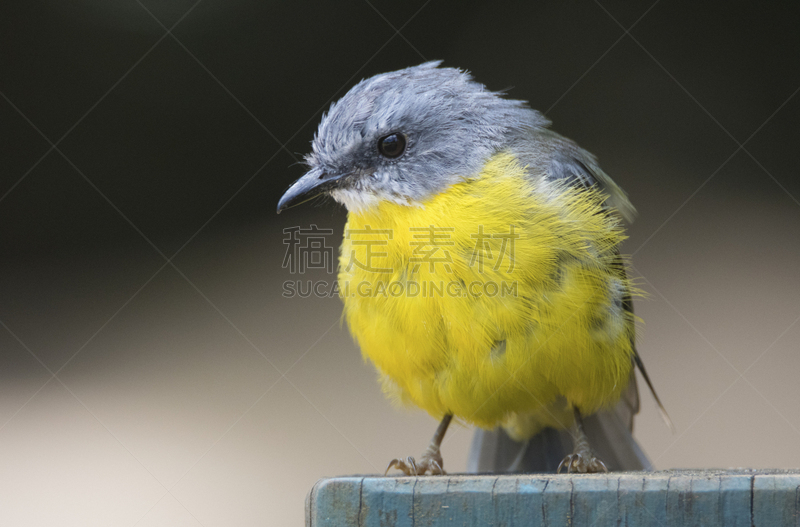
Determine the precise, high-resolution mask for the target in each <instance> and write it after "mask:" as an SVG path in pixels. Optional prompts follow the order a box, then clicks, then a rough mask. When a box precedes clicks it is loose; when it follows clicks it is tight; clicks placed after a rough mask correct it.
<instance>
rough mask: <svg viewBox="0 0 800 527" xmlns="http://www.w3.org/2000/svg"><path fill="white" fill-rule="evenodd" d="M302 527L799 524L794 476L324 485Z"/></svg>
mask: <svg viewBox="0 0 800 527" xmlns="http://www.w3.org/2000/svg"><path fill="white" fill-rule="evenodd" d="M306 525H307V526H309V527H323V526H324V527H327V526H338V525H354V526H363V527H372V526H376V527H377V526H381V527H389V526H397V527H401V526H402V527H406V526H408V527H410V526H415V527H422V526H439V525H481V526H496V527H501V526H508V527H511V526H522V525H530V526H554V527H555V526H558V527H563V526H567V525H569V526H575V527H578V526H584V525H587V526H588V525H592V526H595V527H603V526H610V525H613V526H648V525H653V526H656V525H657V526H665V527H666V526H692V525H696V526H703V527H716V526H725V527H738V526H747V527H778V526H784V525H785V526H790V525H791V526H800V470H796V471H780V470H746V469H738V470H698V471H695V470H691V471H690V470H671V471H663V472H617V473H611V474H602V475H601V474H593V475H552V474H527V475H509V476H493V475H486V476H472V475H450V476H432V477H431V476H429V477H420V478H413V477H398V478H395V477H376V476H365V477H362V476H352V477H340V478H331V479H322V480H320V481H318V482H317V484H316V485H314V488H313V489H312V490H311V492H310V493H309V495H308V498H307V500H306Z"/></svg>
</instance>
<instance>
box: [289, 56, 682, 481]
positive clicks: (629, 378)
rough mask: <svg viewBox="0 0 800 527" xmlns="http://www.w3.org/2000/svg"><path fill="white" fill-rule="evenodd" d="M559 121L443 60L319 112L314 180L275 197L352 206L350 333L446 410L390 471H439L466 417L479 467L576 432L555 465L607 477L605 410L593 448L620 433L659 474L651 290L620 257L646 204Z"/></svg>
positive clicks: (418, 400)
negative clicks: (636, 304)
mask: <svg viewBox="0 0 800 527" xmlns="http://www.w3.org/2000/svg"><path fill="white" fill-rule="evenodd" d="M549 126H550V121H549V120H548V119H547V118H546V117H545V116H544V115H543V114H542V113H540V112H538V111H536V110H534V109H532V108H530V106H529V105H528V103H527V102H525V101H521V100H515V99H511V98H509V97H508V96H507V94H506V93H505V92H496V91H491V90H489V89H488V88H487V87H486V86H485V85H483V84H481V83H479V82H478V81H476V80H475V79H474V78H473V76H472V75H471V74H470V73H469V72H467V71H464V70H461V69H458V68H452V67H444V66H442V61H431V62H426V63H423V64H420V65H416V66H412V67H408V68H405V69H400V70H397V71H392V72H388V73H382V74H378V75H375V76H373V77H370V78H367V79H365V80H362V81H360V82H359V83H357V84H356V85H355V86H353V87H352V88H351V89H350V90H349V91H348V92H347V93H346V94H345V95H344V96H343V97H341V99H339V100H338V101H336V102H334V103H332V105H331V106H330V108H329V110H328V111H327V112H326V113H325V114H323V116H322V118H321V121H320V124H319V127H318V129H317V131H316V133H315V134H314V137H313V140H312V142H311V152H310V153H309V154H307V155H306V156H305V158H304V162H305V164H306V166H307V168H308V170H307V172H306V173H305V174H304V175H303V176H302V177H300V178H299V179H298V180H297V181H296V182H295V183H294V184H292V185H291V186H290V187H289V188H288V190H286V192H285V193H284V194H283V196H282V197H281V198H280V200H279V202H278V207H277V210H278V213H280V212H281V211H283V210H285V209H286V208H289V207H292V206H295V205H299V204H301V203H304V202H306V201H309V200H311V199H313V198H316V197H318V196H329V197H331V198H333V200H335V201H336V202H338V203H340V204H343V205H344V206H345V207H346V209H347V224H346V226H345V232H344V237H343V242H342V246H341V251H340V256H339V271H338V291H339V295H340V297H341V298H342V300H343V303H344V311H343V317H344V319H346V322H347V325H348V327H349V330H350V333H351V334H352V336H353V338H354V340H355V341H356V342H357V344H358V345H359V347H360V349H361V352H362V355H363V356H364V357H365V358H366V359H368V360H369V361H370V362H372V363H373V364H374V366H375V367H376V369H377V372H378V377H379V380H380V383H381V385H382V389H383V391H384V393H385V394H386V395H387V396H388V397H390V398H391V399H392V400H394V401H396V402H398V403H399V404H401V405H412V406H417V407H419V408H422V409H423V410H425V411H426V412H428V413H429V414H430V415H431V416H433V417H434V418H436V419H438V420H440V423H439V426H438V428H437V429H436V432H435V434H434V436H433V439H432V440H431V443H430V446H429V447H428V449H427V450H426V451H425V452H424V453H423V455H422V456H420V458H418V459H416V458H414V457H412V456H408V457H399V458H395V459H393V460H392V461H391V462H390V463H389V466H388V467H387V470H386V472H387V473H388V471H389V470H390V469H397V470H399V471H401V472H403V473H404V474H406V475H425V474H431V475H439V474H444V473H445V470H444V462H443V458H442V455H441V445H442V442H443V438H444V435H445V433H446V431H447V429H448V426H449V425H450V423H451V421H452V420H453V419H456V421H457V422H460V423H462V424H465V425H474V426H476V427H478V429H482V430H486V431H487V432H485V433H484V435H483V436H476V441H478V440H479V441H478V443H479V444H478V445H477V446H475V445H473V447H474V452H473V454H472V455H473V458H475V459H473V460H472V461H471V463H473V464H474V465H475V466H476V467H479V466H481V463H483V465H482V466H484V467H486V466H489V465H491V463H489V465H487V462H486V461H485V459H484V460H483V461H480V460H478V459H477V458H479V457H481V456H483V457H486V456H487V455H488V454H491V453H492V452H490V451H491V449H497V448H498V445H501V446H502V445H506V446H508V445H516V446H515V448H516V450H515V451H514V452H512V453H511V454H509V453H505V454H503V456H504V459H505V461H503V463H504V464H505V466H504V468H503V470H509V471H510V470H514V466H513V465H516V466H517V467H516V468H519V465H520V459H521V458H523V457H526V456H528V457H530V456H531V455H533V454H531V452H530V451H529V450H530V445H532V444H539V448H540V449H544V450H548V448H549V450H550V451H552V448H550V447H547V445H546V443H547V441H546V440H544V439H546V438H547V437H550V443H551V444H552V442H553V438H554V437H556V438H557V437H560V436H558V434H563V433H564V432H563V431H566V433H568V434H569V437H570V438H571V439H572V443H573V445H572V449H571V451H569V450H564V453H566V455H564V456H563V457H562V458H561V459H560V461H559V462H558V465H557V466H556V467H555V468H556V469H557V471H558V472H561V471H562V470H566V471H567V472H568V473H573V472H574V473H592V472H604V471H607V470H608V466H607V465H606V463H605V462H604V461H603V460H602V459H601V458H600V457H599V456H598V455H597V449H596V448H595V447H593V445H592V441H593V440H590V437H589V435H591V434H588V435H587V425H586V424H585V421H586V423H588V422H589V421H588V420H587V419H598V418H600V419H601V421H602V419H605V423H606V424H605V425H603V423H602V422H600V424H597V423H596V425H595V426H594V427H593V428H594V429H596V430H601V432H598V433H597V434H595V435H599V436H602V437H600V439H597V440H594V442H595V443H597V442H600V443H609V442H611V443H612V444H611V445H610V446H609V445H607V444H605V445H601V447H602V448H600V450H603V451H604V452H612V454H609V455H611V456H613V455H615V454H614V452H616V453H617V454H616V455H618V457H622V458H624V457H626V456H627V457H630V456H633V457H634V458H635V459H634V460H633V461H632V462H625V461H624V460H623V461H621V462H619V460H614V463H613V464H614V465H615V467H617V468H618V466H623V468H624V467H630V466H634V467H639V468H641V467H647V466H648V462H647V460H646V457H645V456H644V454H643V453H642V452H641V450H640V449H638V445H636V444H635V441H633V439H632V436H631V435H630V428H631V426H632V424H631V423H632V415H633V414H634V413H636V411H637V410H638V404H639V402H638V390H637V388H636V378H635V374H634V368H637V367H638V369H639V370H640V371H641V373H642V375H643V378H644V379H645V381H646V382H647V384H648V386H649V387H650V390H651V391H652V393H653V396H654V398H655V401H656V403H657V405H658V407H659V409H660V410H661V411H662V416H664V417H665V419H667V420H668V417H666V412H665V411H664V409H663V405H662V404H661V402H660V400H659V399H658V396H657V395H656V393H655V390H654V389H653V385H652V383H651V381H650V378H649V377H648V375H647V372H646V371H645V369H644V365H643V364H642V361H641V358H640V357H639V355H638V353H637V351H636V346H635V332H636V325H637V318H636V317H635V316H634V314H633V308H632V300H631V299H632V297H633V296H635V295H636V294H638V290H637V289H636V287H635V285H634V284H633V283H632V281H631V280H630V279H629V278H628V277H627V274H626V260H625V258H624V257H623V256H621V254H620V250H619V246H620V244H621V243H622V241H623V240H624V239H625V238H626V235H625V221H630V220H631V219H632V218H633V216H634V214H635V209H634V207H633V206H632V205H631V203H630V201H629V199H628V197H627V195H626V193H625V192H624V191H623V190H622V189H621V188H620V187H619V186H618V185H617V184H616V183H614V181H613V180H612V179H611V178H610V177H609V176H608V175H607V174H606V173H605V172H604V171H603V170H602V169H601V168H600V166H599V165H598V161H597V159H596V158H595V157H594V156H593V155H592V154H590V153H589V152H587V151H586V150H584V149H582V148H580V147H579V146H578V145H577V144H576V143H574V142H573V141H571V140H569V139H567V138H565V137H562V136H561V135H559V134H557V133H556V132H554V131H552V130H551V129H550V127H549ZM615 405H616V406H615ZM620 409H622V410H620ZM626 412H627V413H626ZM598 416H599V417H598ZM603 416H605V417H603ZM610 422H613V425H611V427H610V428H609V426H608V423H610ZM670 426H671V425H670ZM604 427H605V428H604ZM492 430H495V431H499V432H490V431H492ZM602 430H605V432H602ZM554 431H555V432H556V435H555V436H553V435H552V434H553V432H554ZM559 431H562V432H559ZM498 433H499V434H500V435H497V434H498ZM491 434H495V435H491ZM547 434H550V435H549V436H548V435H547ZM488 438H491V441H489V439H488ZM543 438H544V439H543ZM543 441H544V442H543ZM614 442H616V443H625V444H622V445H620V444H614ZM488 443H492V446H489V447H487V446H486V445H487V444H488ZM595 446H596V445H595ZM487 448H488V449H489V450H487ZM526 449H527V450H526ZM615 449H616V450H615ZM562 450H563V449H562ZM557 451H558V452H561V450H557ZM526 452H527V453H526ZM494 454H495V457H496V454H497V453H496V452H495V453H494ZM551 457H552V456H551ZM513 458H517V459H516V461H515V460H514V459H513ZM542 463H543V462H538V465H542V466H544V465H547V466H550V465H552V463H550V462H549V461H548V462H547V463H544V465H543V464H542ZM534 465H536V463H534ZM495 468H497V467H495ZM550 468H553V467H552V466H551V467H550Z"/></svg>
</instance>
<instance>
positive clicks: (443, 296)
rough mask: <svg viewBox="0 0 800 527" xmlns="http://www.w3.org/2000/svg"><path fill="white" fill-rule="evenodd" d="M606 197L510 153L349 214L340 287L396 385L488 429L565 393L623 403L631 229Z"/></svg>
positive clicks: (434, 408) (434, 409)
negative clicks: (548, 179)
mask: <svg viewBox="0 0 800 527" xmlns="http://www.w3.org/2000/svg"><path fill="white" fill-rule="evenodd" d="M602 202H603V196H602V195H601V194H599V193H598V192H596V191H593V190H591V191H590V190H586V189H576V188H570V187H567V186H564V185H561V186H557V185H554V184H552V183H550V184H549V188H547V189H545V188H536V187H535V184H534V183H533V182H532V181H531V178H529V177H528V176H527V175H526V173H525V167H523V166H522V165H521V164H520V163H519V162H518V161H517V160H516V159H515V157H514V156H513V155H511V154H508V153H503V154H498V155H496V156H495V157H493V158H492V159H491V160H490V161H489V162H488V163H487V164H486V165H485V167H484V169H483V170H482V172H481V173H480V174H479V175H478V176H477V177H475V178H474V179H471V180H469V181H465V182H462V183H459V184H456V185H454V186H452V187H450V188H449V189H448V190H446V191H445V192H442V193H440V194H438V195H436V196H434V197H433V198H431V199H429V200H428V201H426V202H425V203H423V204H422V205H420V206H416V205H412V206H405V205H399V204H394V203H388V202H384V203H381V204H380V205H378V206H376V207H374V208H371V209H369V210H367V211H362V212H359V213H357V214H356V213H350V214H349V217H348V223H347V226H346V227H345V239H344V242H343V244H342V252H341V256H340V262H339V266H340V270H339V287H340V292H341V295H342V297H343V300H344V304H345V316H346V319H347V322H348V325H349V327H350V331H351V333H352V334H353V336H354V337H355V339H356V341H357V342H358V344H359V345H360V347H361V350H362V353H363V354H364V355H365V357H367V358H369V359H370V360H371V361H372V362H373V363H374V364H375V366H376V367H377V368H378V370H379V371H380V373H381V377H382V379H383V381H384V387H385V389H386V390H387V391H388V392H390V393H392V394H394V395H397V396H399V398H400V399H401V400H403V401H405V402H409V403H413V404H415V405H417V406H419V407H421V408H423V409H425V410H426V411H428V412H429V413H431V414H432V415H433V416H435V417H440V416H441V415H443V414H445V413H448V412H452V413H454V414H455V415H456V416H457V417H459V418H461V419H462V420H464V421H467V422H472V423H475V424H477V425H480V426H483V427H492V426H495V425H497V424H498V423H501V422H503V421H506V420H507V419H509V418H511V417H513V416H514V415H515V414H539V413H542V411H543V409H544V408H545V407H546V406H547V405H550V404H552V403H553V402H554V401H555V400H556V399H557V398H559V396H562V397H564V398H565V399H566V400H567V401H568V402H570V403H572V404H574V405H575V406H577V407H578V408H579V409H581V410H582V411H584V412H587V413H589V412H593V411H595V410H597V409H598V408H600V407H602V406H604V405H607V404H610V403H613V402H615V401H616V400H617V399H618V398H619V397H620V394H621V392H622V390H623V389H624V388H625V386H626V384H627V382H628V375H629V373H630V367H631V355H632V353H633V347H632V342H631V341H632V338H633V329H634V328H633V319H632V316H631V315H629V314H627V313H625V312H624V311H623V310H622V308H621V305H620V301H621V292H623V291H625V290H627V289H628V284H627V283H626V282H625V281H624V278H622V277H621V276H620V273H619V271H615V266H618V265H619V261H618V260H619V257H618V256H616V252H615V247H616V246H617V245H618V244H619V243H620V242H621V241H622V240H623V239H624V235H623V232H622V230H621V228H620V226H619V224H618V222H617V220H616V219H615V218H614V217H613V216H611V215H608V214H605V213H602V212H601V210H602ZM616 268H617V269H618V267H616ZM544 413H545V414H546V413H547V412H544ZM547 420H548V419H547V417H542V418H541V421H542V425H545V424H548V425H554V424H556V423H552V422H547Z"/></svg>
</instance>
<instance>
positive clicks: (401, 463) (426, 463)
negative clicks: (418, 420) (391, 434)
mask: <svg viewBox="0 0 800 527" xmlns="http://www.w3.org/2000/svg"><path fill="white" fill-rule="evenodd" d="M443 467H444V463H443V462H442V455H441V454H440V453H439V449H438V448H437V449H436V450H432V449H430V448H429V449H428V450H426V451H425V453H424V454H422V457H421V458H420V460H419V461H417V460H415V459H414V458H413V457H411V456H409V457H407V458H405V459H393V460H391V461H390V462H389V466H388V467H386V472H384V475H386V474H388V473H389V471H390V470H392V469H393V468H396V469H398V470H401V471H402V472H403V474H405V475H406V476H424V475H425V474H426V473H430V475H431V476H441V475H443V474H446V472H445V471H444V468H443Z"/></svg>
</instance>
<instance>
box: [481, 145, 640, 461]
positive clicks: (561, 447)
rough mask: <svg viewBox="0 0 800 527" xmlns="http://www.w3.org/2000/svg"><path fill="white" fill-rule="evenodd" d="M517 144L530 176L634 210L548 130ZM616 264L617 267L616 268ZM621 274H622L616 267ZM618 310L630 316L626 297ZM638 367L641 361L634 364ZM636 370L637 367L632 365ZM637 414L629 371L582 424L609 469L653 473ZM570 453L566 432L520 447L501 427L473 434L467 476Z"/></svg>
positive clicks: (587, 160) (590, 159) (591, 163)
mask: <svg viewBox="0 0 800 527" xmlns="http://www.w3.org/2000/svg"><path fill="white" fill-rule="evenodd" d="M526 139H527V141H521V142H520V143H518V145H517V147H516V148H515V151H516V153H517V155H518V156H519V157H520V158H521V160H522V161H523V163H525V164H526V165H528V166H529V170H530V171H531V172H532V176H533V177H540V178H546V179H548V180H551V181H555V180H558V181H564V182H566V183H567V184H569V185H575V186H581V187H585V188H590V187H594V186H597V187H599V188H601V189H602V190H603V191H604V192H605V193H606V194H607V196H608V199H607V202H606V204H607V206H609V208H613V209H615V210H617V211H618V212H619V213H620V215H622V216H623V217H624V218H625V219H628V220H631V219H632V218H633V216H634V214H635V209H634V208H633V205H631V203H630V201H628V198H627V196H626V194H625V192H624V191H623V190H622V189H621V188H619V186H617V184H616V183H614V181H613V180H612V179H611V178H610V177H609V176H608V175H607V174H606V173H605V172H603V171H602V170H601V169H600V167H599V166H598V165H597V160H596V159H595V158H594V156H592V155H591V154H590V153H589V152H587V151H585V150H583V149H582V148H580V147H578V146H577V145H576V144H575V143H573V142H572V141H570V140H568V139H565V138H563V137H561V136H559V135H558V134H556V133H554V132H551V131H549V130H544V131H542V132H540V135H539V136H538V137H537V139H538V140H537V141H534V142H531V141H530V137H528V138H526ZM620 265H621V264H620ZM620 272H621V273H622V274H623V275H624V273H625V269H624V268H623V267H620ZM622 300H623V307H624V309H626V310H627V311H630V312H633V304H632V302H631V299H630V296H629V295H625V298H623V299H622ZM639 362H640V361H639ZM634 363H636V364H637V365H638V362H637V361H636V360H634ZM638 411H639V391H638V388H637V386H636V376H635V374H634V372H633V371H631V377H630V381H629V383H628V387H627V389H626V391H625V393H624V394H623V396H622V398H621V399H620V401H619V402H618V403H617V404H616V406H614V407H613V408H611V409H608V410H604V411H601V412H598V413H596V414H594V415H591V416H589V417H586V418H585V419H584V429H585V431H586V434H587V436H588V438H589V441H590V444H591V445H592V448H593V449H594V451H595V454H596V455H597V456H598V457H599V458H600V459H602V460H603V462H604V463H605V464H606V466H607V467H608V469H609V470H652V465H651V464H650V461H649V460H648V459H647V456H646V455H645V454H644V452H643V451H642V449H641V448H640V447H639V445H638V444H637V443H636V440H635V439H634V438H633V435H632V431H633V416H634V415H635V414H636V413H638ZM572 450H573V445H572V438H571V436H570V433H569V431H568V430H556V429H554V428H546V429H544V430H542V431H541V432H539V433H538V434H537V435H536V436H534V437H532V438H531V439H529V440H528V441H525V442H521V443H520V442H517V441H514V440H513V439H511V438H510V437H509V436H508V434H506V433H505V431H504V430H503V429H502V428H498V429H495V430H489V431H487V430H477V431H476V432H475V436H474V437H473V440H472V446H471V447H470V454H469V459H468V461H467V471H468V472H492V473H530V472H551V473H552V472H555V471H556V469H557V468H558V466H559V464H560V463H561V461H562V460H563V459H564V457H565V456H566V455H568V454H570V453H571V452H572Z"/></svg>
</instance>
